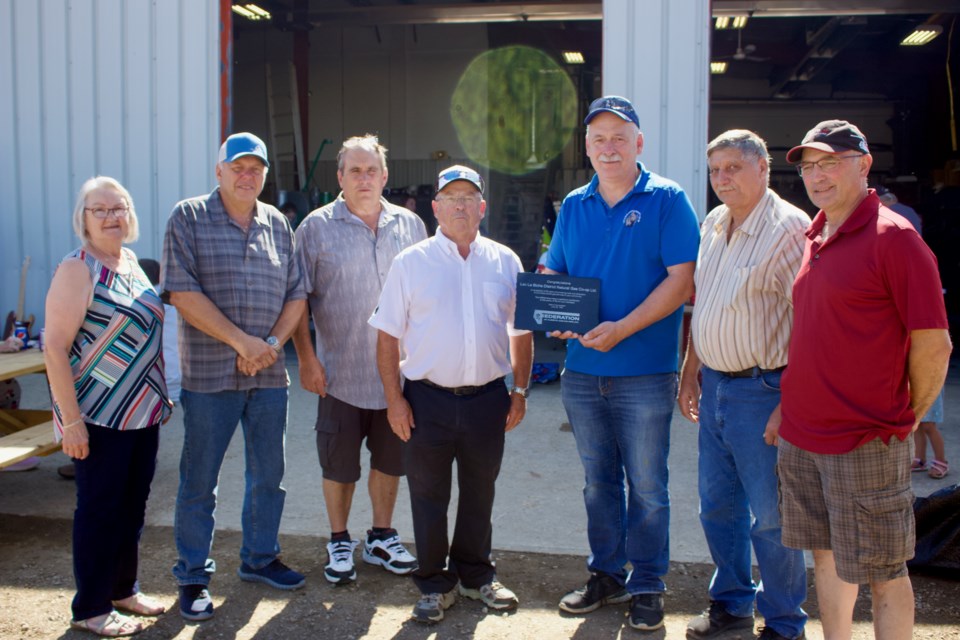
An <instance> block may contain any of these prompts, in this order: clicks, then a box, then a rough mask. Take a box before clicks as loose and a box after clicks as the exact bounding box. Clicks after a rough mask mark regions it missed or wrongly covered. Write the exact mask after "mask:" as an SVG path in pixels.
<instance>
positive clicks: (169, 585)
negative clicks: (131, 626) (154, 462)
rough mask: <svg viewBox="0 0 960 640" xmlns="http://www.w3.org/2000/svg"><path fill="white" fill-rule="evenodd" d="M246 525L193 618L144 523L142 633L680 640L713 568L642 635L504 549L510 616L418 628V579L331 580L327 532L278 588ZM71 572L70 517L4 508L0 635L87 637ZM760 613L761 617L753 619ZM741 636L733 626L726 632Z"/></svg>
mask: <svg viewBox="0 0 960 640" xmlns="http://www.w3.org/2000/svg"><path fill="white" fill-rule="evenodd" d="M239 538H240V536H239V534H238V533H237V532H234V531H218V532H217V539H216V542H215V548H214V557H215V559H216V561H217V565H218V567H219V569H220V570H219V573H218V574H217V576H216V577H215V578H214V581H213V583H212V585H211V592H212V594H213V597H214V602H215V604H216V606H217V612H216V616H215V617H214V618H213V619H212V620H210V621H208V622H205V623H201V624H187V623H185V622H184V621H183V620H182V619H181V618H180V616H179V615H178V614H177V612H176V588H175V584H174V581H173V579H172V577H171V575H170V567H171V566H172V564H173V561H174V549H173V533H172V531H171V529H170V528H168V527H153V528H149V529H147V531H145V533H144V539H143V544H142V559H141V560H142V566H141V571H140V576H141V584H142V588H143V590H144V592H146V593H149V594H151V595H154V596H156V597H158V598H160V600H161V601H163V602H165V603H166V604H167V605H168V606H169V607H170V609H171V611H169V612H168V613H167V614H165V615H163V616H160V617H159V618H157V619H156V620H155V621H151V622H150V626H149V627H148V628H147V630H146V631H145V632H144V633H142V634H140V636H138V637H141V638H145V639H160V638H184V639H186V638H196V639H202V638H256V639H257V640H281V639H282V640H288V639H291V638H323V639H325V638H331V639H336V640H358V639H360V638H374V639H397V640H399V639H427V638H429V639H436V640H442V639H447V638H478V639H480V638H482V639H491V640H508V639H509V640H516V639H531V640H533V639H537V640H540V639H554V638H576V639H579V640H593V639H596V638H636V639H647V638H649V639H660V638H677V639H680V638H683V637H684V629H685V627H686V624H687V622H688V621H689V619H690V618H691V617H693V616H695V615H697V613H698V612H699V611H700V610H701V609H703V608H704V607H705V605H706V587H707V584H708V582H709V578H710V574H711V572H712V567H710V566H707V565H701V564H678V563H673V564H671V567H670V574H669V575H668V576H667V583H668V586H669V591H668V593H667V595H666V609H667V618H666V625H665V627H664V629H661V630H659V631H655V632H651V633H641V632H638V631H635V630H633V629H631V628H630V627H629V625H628V624H627V622H626V605H617V606H612V607H605V608H603V609H600V610H598V611H596V612H594V613H593V614H590V615H588V616H583V617H577V616H568V615H565V614H560V613H559V612H558V610H557V601H558V600H559V598H560V597H561V596H562V595H563V594H564V593H565V592H566V591H567V590H568V589H570V588H573V587H575V586H578V585H579V584H580V583H581V582H583V581H584V580H585V578H586V573H585V570H584V561H583V558H579V557H574V556H564V555H547V554H533V553H516V552H498V553H497V554H496V556H497V562H498V567H499V572H498V573H499V577H500V578H501V580H502V581H503V582H504V583H505V584H506V585H507V586H509V587H511V588H512V589H513V590H514V591H516V592H517V595H518V596H519V598H520V601H521V605H520V608H519V609H518V610H517V611H516V612H515V613H512V614H497V613H493V612H488V611H485V610H484V609H483V607H482V606H481V605H480V603H478V602H475V601H472V600H464V599H461V600H460V601H459V602H458V603H457V604H456V605H455V606H454V607H453V608H451V609H450V610H448V611H447V616H446V618H445V619H444V620H443V622H442V623H440V624H439V625H435V626H423V625H419V624H417V623H414V622H412V621H410V620H409V618H408V616H409V613H410V610H411V608H412V606H413V603H414V601H415V600H416V598H417V592H416V589H415V588H414V586H413V584H412V582H411V581H410V580H409V579H406V578H399V577H396V576H393V575H390V574H388V573H387V572H385V571H383V570H382V569H379V568H376V567H372V566H369V565H364V564H363V563H362V562H360V560H359V556H360V554H359V552H358V553H357V560H358V568H357V570H358V581H357V583H356V584H354V585H352V586H347V587H337V588H334V587H332V586H331V585H329V584H328V583H327V582H326V581H325V580H324V579H323V563H324V561H325V555H324V553H323V551H322V549H323V545H324V544H325V542H326V540H324V539H322V538H319V537H314V536H284V537H283V538H282V540H281V543H282V545H283V549H284V560H285V561H286V562H287V563H288V564H289V565H291V566H292V567H294V568H296V569H298V570H300V571H304V572H305V573H306V574H307V585H306V587H305V588H303V589H302V590H300V591H295V592H292V593H285V592H279V591H275V590H272V589H270V588H269V587H266V586H263V585H259V584H249V583H245V582H241V581H240V580H239V579H238V578H237V577H236V573H235V572H236V568H237V565H238V563H239V560H238V559H237V549H238V547H239ZM812 578H813V575H812V572H811V573H810V579H811V588H810V594H809V599H808V603H807V606H806V608H807V611H808V612H810V614H811V621H810V623H809V624H808V626H807V637H808V638H810V639H811V640H818V639H820V638H822V637H823V634H822V632H821V629H820V625H819V622H818V621H817V606H816V597H815V594H814V592H813V586H812ZM913 583H914V589H915V591H916V603H917V615H916V618H917V626H916V630H915V633H914V637H915V638H924V639H931V640H932V639H937V640H940V639H960V582H951V581H946V580H942V579H937V578H931V577H917V576H915V577H914V581H913ZM72 596H73V577H72V572H71V556H70V522H69V521H66V520H56V519H48V518H38V517H23V516H7V515H4V516H0V638H3V639H8V640H9V639H13V638H23V639H34V638H61V639H64V640H66V639H72V638H84V637H86V638H90V637H92V636H91V635H90V634H86V633H83V632H78V631H72V630H69V627H68V625H69V620H70V599H71V597H72ZM855 617H856V625H855V630H854V638H856V639H866V638H872V637H873V632H872V627H871V625H870V604H869V594H866V593H861V596H860V599H859V600H858V603H857V608H856V613H855ZM759 624H761V622H760V621H759V620H758V626H759ZM735 637H737V636H736V635H733V636H731V638H735Z"/></svg>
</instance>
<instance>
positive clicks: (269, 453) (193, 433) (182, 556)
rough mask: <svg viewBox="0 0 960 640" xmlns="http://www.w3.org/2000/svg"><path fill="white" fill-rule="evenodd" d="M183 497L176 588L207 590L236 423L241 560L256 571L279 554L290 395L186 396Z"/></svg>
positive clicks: (281, 391)
mask: <svg viewBox="0 0 960 640" xmlns="http://www.w3.org/2000/svg"><path fill="white" fill-rule="evenodd" d="M180 400H181V402H182V403H183V412H184V413H183V452H182V453H181V455H180V490H179V491H178V492H177V506H176V512H175V514H174V520H173V530H174V537H175V538H176V543H177V553H178V554H179V559H178V560H177V564H176V565H175V566H174V567H173V575H174V576H175V577H176V578H177V583H178V584H180V585H181V586H182V585H187V584H203V585H206V584H209V583H210V576H211V575H212V574H213V572H214V571H215V569H216V567H215V564H214V562H213V560H212V559H210V549H211V547H212V546H213V529H214V524H215V523H214V516H213V514H214V510H215V509H216V507H217V483H218V481H219V477H220V467H221V465H222V464H223V457H224V455H225V454H226V452H227V447H228V446H229V444H230V440H231V438H232V437H233V433H234V431H236V429H237V423H238V422H239V423H240V424H241V426H242V427H243V441H244V451H245V455H246V462H247V469H246V474H245V479H246V490H245V492H244V495H243V514H242V516H241V524H242V526H243V546H242V547H241V549H240V560H241V561H243V562H244V563H245V564H247V565H248V566H249V567H252V568H253V569H260V568H262V567H265V566H266V565H268V564H270V563H271V562H273V560H274V559H275V558H276V557H277V554H278V553H280V543H279V542H278V540H277V535H278V532H279V530H280V517H281V515H282V514H283V502H284V498H285V496H286V491H285V490H284V488H283V487H282V486H281V485H280V482H281V481H282V480H283V471H284V444H285V438H286V427H287V389H286V387H282V388H274V389H251V390H249V391H221V392H219V393H196V392H193V391H187V390H186V389H184V390H183V391H181V393H180Z"/></svg>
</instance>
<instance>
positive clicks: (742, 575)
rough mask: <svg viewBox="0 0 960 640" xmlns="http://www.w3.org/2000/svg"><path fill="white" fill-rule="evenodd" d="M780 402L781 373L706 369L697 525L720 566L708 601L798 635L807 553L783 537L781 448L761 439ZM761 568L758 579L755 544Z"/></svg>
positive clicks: (785, 633)
mask: <svg viewBox="0 0 960 640" xmlns="http://www.w3.org/2000/svg"><path fill="white" fill-rule="evenodd" d="M779 403H780V373H779V372H777V373H766V374H763V375H755V376H754V377H752V378H730V377H728V376H725V375H723V374H721V373H718V372H716V371H714V370H712V369H708V368H707V367H704V368H703V386H702V391H701V395H700V436H699V440H700V443H699V445H700V463H699V473H700V522H701V524H702V525H703V532H704V535H706V538H707V544H708V545H709V547H710V555H711V556H712V557H713V562H714V564H716V565H717V569H716V571H715V572H714V574H713V579H712V580H711V581H710V599H711V600H716V601H717V602H720V603H721V604H723V606H724V608H725V609H726V610H727V611H728V612H729V613H731V614H733V615H735V616H749V615H753V606H754V604H753V603H754V598H756V603H757V604H756V606H757V609H758V610H759V611H760V613H761V614H762V615H763V617H764V619H765V621H766V622H765V624H766V625H767V626H768V627H771V628H773V630H774V631H776V632H777V633H779V634H781V635H783V636H786V637H788V638H794V637H796V636H798V635H799V634H800V632H801V631H803V626H804V624H805V623H806V621H807V614H806V613H805V612H804V611H803V609H801V608H800V605H801V604H803V601H804V599H805V598H806V595H807V571H806V567H805V566H804V563H803V552H802V551H796V550H794V549H788V548H787V547H785V546H783V544H782V542H781V540H780V526H781V523H780V510H779V506H778V489H777V471H776V467H777V448H776V447H774V446H770V445H768V444H766V443H765V442H764V441H763V431H764V429H765V428H766V425H767V419H768V418H769V417H770V414H771V413H773V410H774V409H775V408H776V406H777V405H778V404H779ZM751 543H752V544H753V550H754V552H755V553H756V555H757V564H758V565H759V566H760V578H761V582H760V585H756V584H755V583H754V582H753V573H752V569H751V566H752V565H751V557H750V546H751Z"/></svg>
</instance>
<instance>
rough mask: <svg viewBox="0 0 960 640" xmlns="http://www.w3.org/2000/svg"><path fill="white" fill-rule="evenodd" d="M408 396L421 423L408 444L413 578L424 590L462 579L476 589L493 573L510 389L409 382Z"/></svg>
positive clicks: (438, 588) (416, 421)
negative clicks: (471, 390)
mask: <svg viewBox="0 0 960 640" xmlns="http://www.w3.org/2000/svg"><path fill="white" fill-rule="evenodd" d="M404 396H405V397H406V399H407V401H408V402H409V403H410V407H411V409H412V410H413V423H414V425H415V427H414V429H413V430H412V432H411V435H410V440H409V441H408V442H407V443H406V446H405V447H404V462H405V466H406V470H407V484H408V486H409V488H410V504H411V507H412V512H413V532H414V535H415V536H416V545H417V560H418V562H419V564H420V567H419V569H417V570H416V571H415V572H414V573H413V580H414V582H415V583H416V585H417V587H418V588H419V589H420V591H421V593H446V592H447V591H450V590H451V589H453V588H454V587H456V586H457V582H458V581H459V582H461V583H462V584H463V586H464V587H467V588H473V589H475V588H477V587H480V586H482V585H484V584H487V583H488V582H490V581H491V580H493V578H494V576H495V571H494V564H493V560H492V558H491V557H490V549H491V537H492V531H493V523H492V522H491V519H490V518H491V514H492V511H493V498H494V485H495V483H496V480H497V476H498V475H499V474H500V462H501V460H502V459H503V444H504V428H505V425H506V421H507V414H508V413H509V411H510V394H509V393H508V391H507V388H506V386H504V385H493V386H491V387H490V388H489V389H486V390H484V391H481V392H480V393H478V394H476V395H472V396H456V395H454V394H452V393H450V392H449V391H445V390H442V389H437V388H434V387H430V386H427V385H425V384H423V383H422V382H418V381H409V380H408V381H407V383H406V385H405V387H404ZM454 462H456V463H457V481H458V484H459V490H460V499H459V502H458V504H457V521H456V525H455V528H454V531H453V543H452V544H450V543H449V539H448V536H447V507H448V505H449V504H450V487H451V481H452V471H453V463H454ZM448 554H449V563H448V561H447V560H448Z"/></svg>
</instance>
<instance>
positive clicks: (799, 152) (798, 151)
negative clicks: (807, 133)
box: [787, 142, 850, 164]
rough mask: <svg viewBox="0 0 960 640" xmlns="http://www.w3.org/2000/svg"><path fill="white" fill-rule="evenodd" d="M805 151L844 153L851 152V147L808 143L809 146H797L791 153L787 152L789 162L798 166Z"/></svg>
mask: <svg viewBox="0 0 960 640" xmlns="http://www.w3.org/2000/svg"><path fill="white" fill-rule="evenodd" d="M804 149H816V150H817V151H825V152H827V153H842V152H844V151H850V148H849V147H834V146H831V145H829V144H827V143H825V142H808V143H807V144H801V145H797V146H796V147H794V148H793V149H790V151H787V162H789V163H790V164H797V163H798V162H800V158H802V157H803V150H804Z"/></svg>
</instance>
